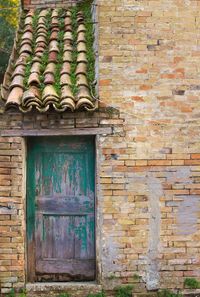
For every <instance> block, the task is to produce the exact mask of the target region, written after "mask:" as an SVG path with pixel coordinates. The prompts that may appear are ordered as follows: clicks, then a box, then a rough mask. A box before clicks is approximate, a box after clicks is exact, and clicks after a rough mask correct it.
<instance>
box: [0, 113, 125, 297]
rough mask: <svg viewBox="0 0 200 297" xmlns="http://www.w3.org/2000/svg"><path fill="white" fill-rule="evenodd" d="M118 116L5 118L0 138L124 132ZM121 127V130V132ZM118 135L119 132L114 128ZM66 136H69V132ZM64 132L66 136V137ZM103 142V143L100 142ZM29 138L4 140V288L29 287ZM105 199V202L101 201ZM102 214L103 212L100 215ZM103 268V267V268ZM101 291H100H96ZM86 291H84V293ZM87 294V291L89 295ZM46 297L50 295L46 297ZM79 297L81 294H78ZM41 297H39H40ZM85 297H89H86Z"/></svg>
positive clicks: (0, 148) (0, 234)
mask: <svg viewBox="0 0 200 297" xmlns="http://www.w3.org/2000/svg"><path fill="white" fill-rule="evenodd" d="M122 123H123V120H121V119H120V118H119V114H118V112H114V113H113V114H110V113H107V112H106V111H105V110H103V111H101V112H94V113H92V114H91V113H84V112H80V113H75V114H73V113H63V114H58V113H49V114H39V113H31V114H25V115H23V114H20V113H14V114H1V116H0V134H1V133H2V132H3V133H4V134H5V131H6V130H7V129H8V130H9V131H10V130H13V131H14V132H13V133H17V131H26V132H27V133H30V134H31V132H28V131H30V130H31V131H33V130H35V131H41V130H42V129H50V130H51V131H58V130H59V131H60V132H61V133H62V130H63V129H64V130H65V131H66V129H72V128H85V129H86V130H87V129H88V128H106V127H110V126H112V125H113V124H114V125H115V126H116V132H118V129H122ZM117 127H118V128H117ZM113 132H114V133H115V128H114V127H113ZM65 133H66V132H65ZM65 133H64V132H63V135H64V134H65ZM99 141H100V139H99ZM25 160H26V137H6V136H4V137H2V136H0V288H1V291H0V292H1V293H2V294H5V293H8V292H10V290H11V288H12V287H14V288H15V289H19V288H24V287H25V279H26V260H27V259H26V252H25V251H26V244H25V241H26V236H25V234H26V223H25V213H26V189H25V188H26V162H25ZM101 199H102V198H101ZM99 212H100V211H99ZM99 265H100V264H99ZM96 289H98V288H96ZM83 291H84V290H83ZM85 292H87V290H86V291H85ZM45 294H46V293H45ZM77 294H78V296H82V295H80V294H81V292H80V291H77ZM36 296H38V293H36ZM83 296H85V295H83Z"/></svg>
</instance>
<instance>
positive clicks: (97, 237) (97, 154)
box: [15, 128, 112, 283]
mask: <svg viewBox="0 0 200 297" xmlns="http://www.w3.org/2000/svg"><path fill="white" fill-rule="evenodd" d="M79 131H80V133H75V135H91V134H92V135H93V136H94V150H95V195H94V199H95V254H96V280H95V281H96V282H97V283H101V279H102V276H101V275H102V274H101V249H100V248H99V247H100V242H101V228H100V225H101V224H102V214H101V210H100V209H101V203H100V200H99V199H98V198H99V196H100V189H99V186H98V185H99V179H100V176H99V174H98V172H99V169H100V151H99V147H100V134H104V135H105V134H112V129H111V128H104V129H99V131H98V129H95V130H93V132H94V134H93V133H91V134H89V133H90V132H91V131H87V133H83V134H82V130H79ZM69 132H70V133H69V134H67V133H66V134H65V133H63V134H62V135H60V134H59V135H60V136H62V137H67V136H73V135H74V134H73V135H72V133H71V131H69ZM97 132H99V133H97ZM57 135H58V134H57V133H55V134H54V133H53V132H52V131H51V134H49V135H45V134H43V133H39V131H37V133H30V134H28V133H27V134H26V136H25V137H23V139H24V141H25V150H24V152H25V153H24V157H25V158H24V159H25V166H24V167H25V168H24V169H25V170H24V171H25V172H24V176H25V179H24V189H25V195H24V197H25V199H24V217H25V228H24V237H25V280H26V283H34V281H31V280H30V279H29V277H28V250H27V249H28V245H27V240H28V238H27V223H26V222H27V217H26V211H27V193H26V188H27V178H26V177H27V139H28V138H29V137H37V138H39V137H42V136H50V137H51V136H52V137H53V136H57ZM75 135H74V136H75ZM15 136H16V135H15ZM23 136H24V135H23Z"/></svg>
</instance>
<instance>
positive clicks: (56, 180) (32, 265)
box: [27, 137, 95, 281]
mask: <svg viewBox="0 0 200 297" xmlns="http://www.w3.org/2000/svg"><path fill="white" fill-rule="evenodd" d="M94 179H95V154H94V142H93V139H92V138H91V137H65V138H64V137H63V138H62V137H48V138H45V137H43V138H31V139H29V141H28V164H27V247H28V280H29V281H47V280H48V281H71V280H93V279H95V216H94V209H95V199H94V185H95V181H94Z"/></svg>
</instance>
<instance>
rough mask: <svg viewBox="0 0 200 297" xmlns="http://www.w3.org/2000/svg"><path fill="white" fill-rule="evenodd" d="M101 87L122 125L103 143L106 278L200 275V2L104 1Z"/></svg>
mask: <svg viewBox="0 0 200 297" xmlns="http://www.w3.org/2000/svg"><path fill="white" fill-rule="evenodd" d="M98 4H99V7H98V9H99V53H100V56H99V67H100V73H99V77H100V80H99V85H100V86H99V92H100V99H101V100H102V104H104V105H105V106H107V107H108V106H112V107H115V108H118V109H119V110H120V112H121V118H123V119H124V130H123V133H122V134H119V135H116V136H113V137H112V138H109V137H107V138H106V139H105V141H104V142H103V148H102V159H103V160H104V161H102V166H101V186H102V193H103V196H104V202H103V210H104V214H103V217H104V224H103V230H102V232H103V239H102V241H103V242H104V243H105V247H104V249H105V251H106V252H105V258H104V260H103V268H102V271H103V277H104V278H106V280H105V282H106V284H112V283H113V282H114V280H115V282H117V281H118V280H119V279H120V281H122V282H124V283H126V282H137V281H136V280H135V278H134V274H138V275H139V276H141V279H140V282H139V284H138V289H139V288H144V286H146V287H147V288H148V289H156V288H162V287H168V288H182V286H183V281H184V278H185V277H189V276H191V277H196V278H197V279H200V269H199V267H200V266H199V264H200V262H199V261H200V240H199V239H200V220H199V218H200V205H199V203H200V195H199V194H200V192H199V189H198V188H199V186H200V179H199V171H198V170H199V169H200V167H199V164H200V162H199V161H200V159H198V158H199V153H200V145H199V137H200V132H199V131H200V130H199V124H200V121H199V110H200V101H199V95H200V87H199V82H200V63H199V56H200V51H199V40H200V30H199V29H200V9H199V8H200V2H199V1H190V0H187V1H165V0H160V1H153V0H148V1H147V0H145V1H134V0H125V1H121V0H111V1H110V2H109V5H108V2H107V1H105V0H100V1H99V2H98Z"/></svg>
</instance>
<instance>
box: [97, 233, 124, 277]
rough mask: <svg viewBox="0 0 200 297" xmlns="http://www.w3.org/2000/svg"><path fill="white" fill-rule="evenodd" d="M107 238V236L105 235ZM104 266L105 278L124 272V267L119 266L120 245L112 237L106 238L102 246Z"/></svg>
mask: <svg viewBox="0 0 200 297" xmlns="http://www.w3.org/2000/svg"><path fill="white" fill-rule="evenodd" d="M104 236H105V234H104ZM102 250H103V254H102V266H103V269H102V270H103V275H104V277H109V275H110V274H111V273H114V272H116V271H121V270H123V268H125V267H123V265H119V264H118V263H117V260H118V259H119V253H118V244H117V242H115V241H114V239H113V238H112V237H111V236H110V237H108V236H105V237H104V240H103V244H102Z"/></svg>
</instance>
